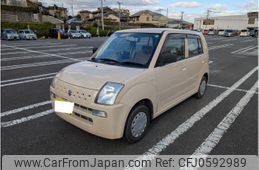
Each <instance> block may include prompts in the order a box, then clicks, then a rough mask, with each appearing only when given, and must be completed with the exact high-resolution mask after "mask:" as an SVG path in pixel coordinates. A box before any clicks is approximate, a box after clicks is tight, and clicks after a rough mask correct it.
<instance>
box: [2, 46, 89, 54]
mask: <svg viewBox="0 0 259 170" xmlns="http://www.w3.org/2000/svg"><path fill="white" fill-rule="evenodd" d="M92 48H93V47H71V48H55V49H45V50H39V52H54V51H69V50H80V49H92ZM26 53H31V52H30V51H15V52H7V53H2V55H3V56H5V55H13V54H26Z"/></svg>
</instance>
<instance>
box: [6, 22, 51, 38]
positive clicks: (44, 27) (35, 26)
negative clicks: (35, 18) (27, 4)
mask: <svg viewBox="0 0 259 170" xmlns="http://www.w3.org/2000/svg"><path fill="white" fill-rule="evenodd" d="M1 25H2V29H5V28H12V29H14V30H16V31H18V30H21V29H27V28H28V25H29V27H30V29H31V30H32V31H34V32H35V33H36V34H37V36H38V37H43V36H45V37H48V36H49V29H51V28H55V25H54V24H51V23H48V22H46V23H10V22H2V23H1Z"/></svg>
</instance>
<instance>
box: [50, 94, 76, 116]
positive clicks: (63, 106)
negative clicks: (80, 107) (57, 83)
mask: <svg viewBox="0 0 259 170" xmlns="http://www.w3.org/2000/svg"><path fill="white" fill-rule="evenodd" d="M74 105H75V104H74V103H72V102H69V101H65V100H64V99H61V98H56V99H55V101H54V111H55V112H60V113H67V114H72V113H73V110H74Z"/></svg>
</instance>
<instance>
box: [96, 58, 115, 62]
mask: <svg viewBox="0 0 259 170" xmlns="http://www.w3.org/2000/svg"><path fill="white" fill-rule="evenodd" d="M98 60H101V61H108V62H113V63H119V61H117V60H114V59H111V58H100V59H98Z"/></svg>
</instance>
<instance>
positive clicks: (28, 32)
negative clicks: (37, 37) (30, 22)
mask: <svg viewBox="0 0 259 170" xmlns="http://www.w3.org/2000/svg"><path fill="white" fill-rule="evenodd" d="M24 32H25V34H32V31H29V30H27V31H24Z"/></svg>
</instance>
